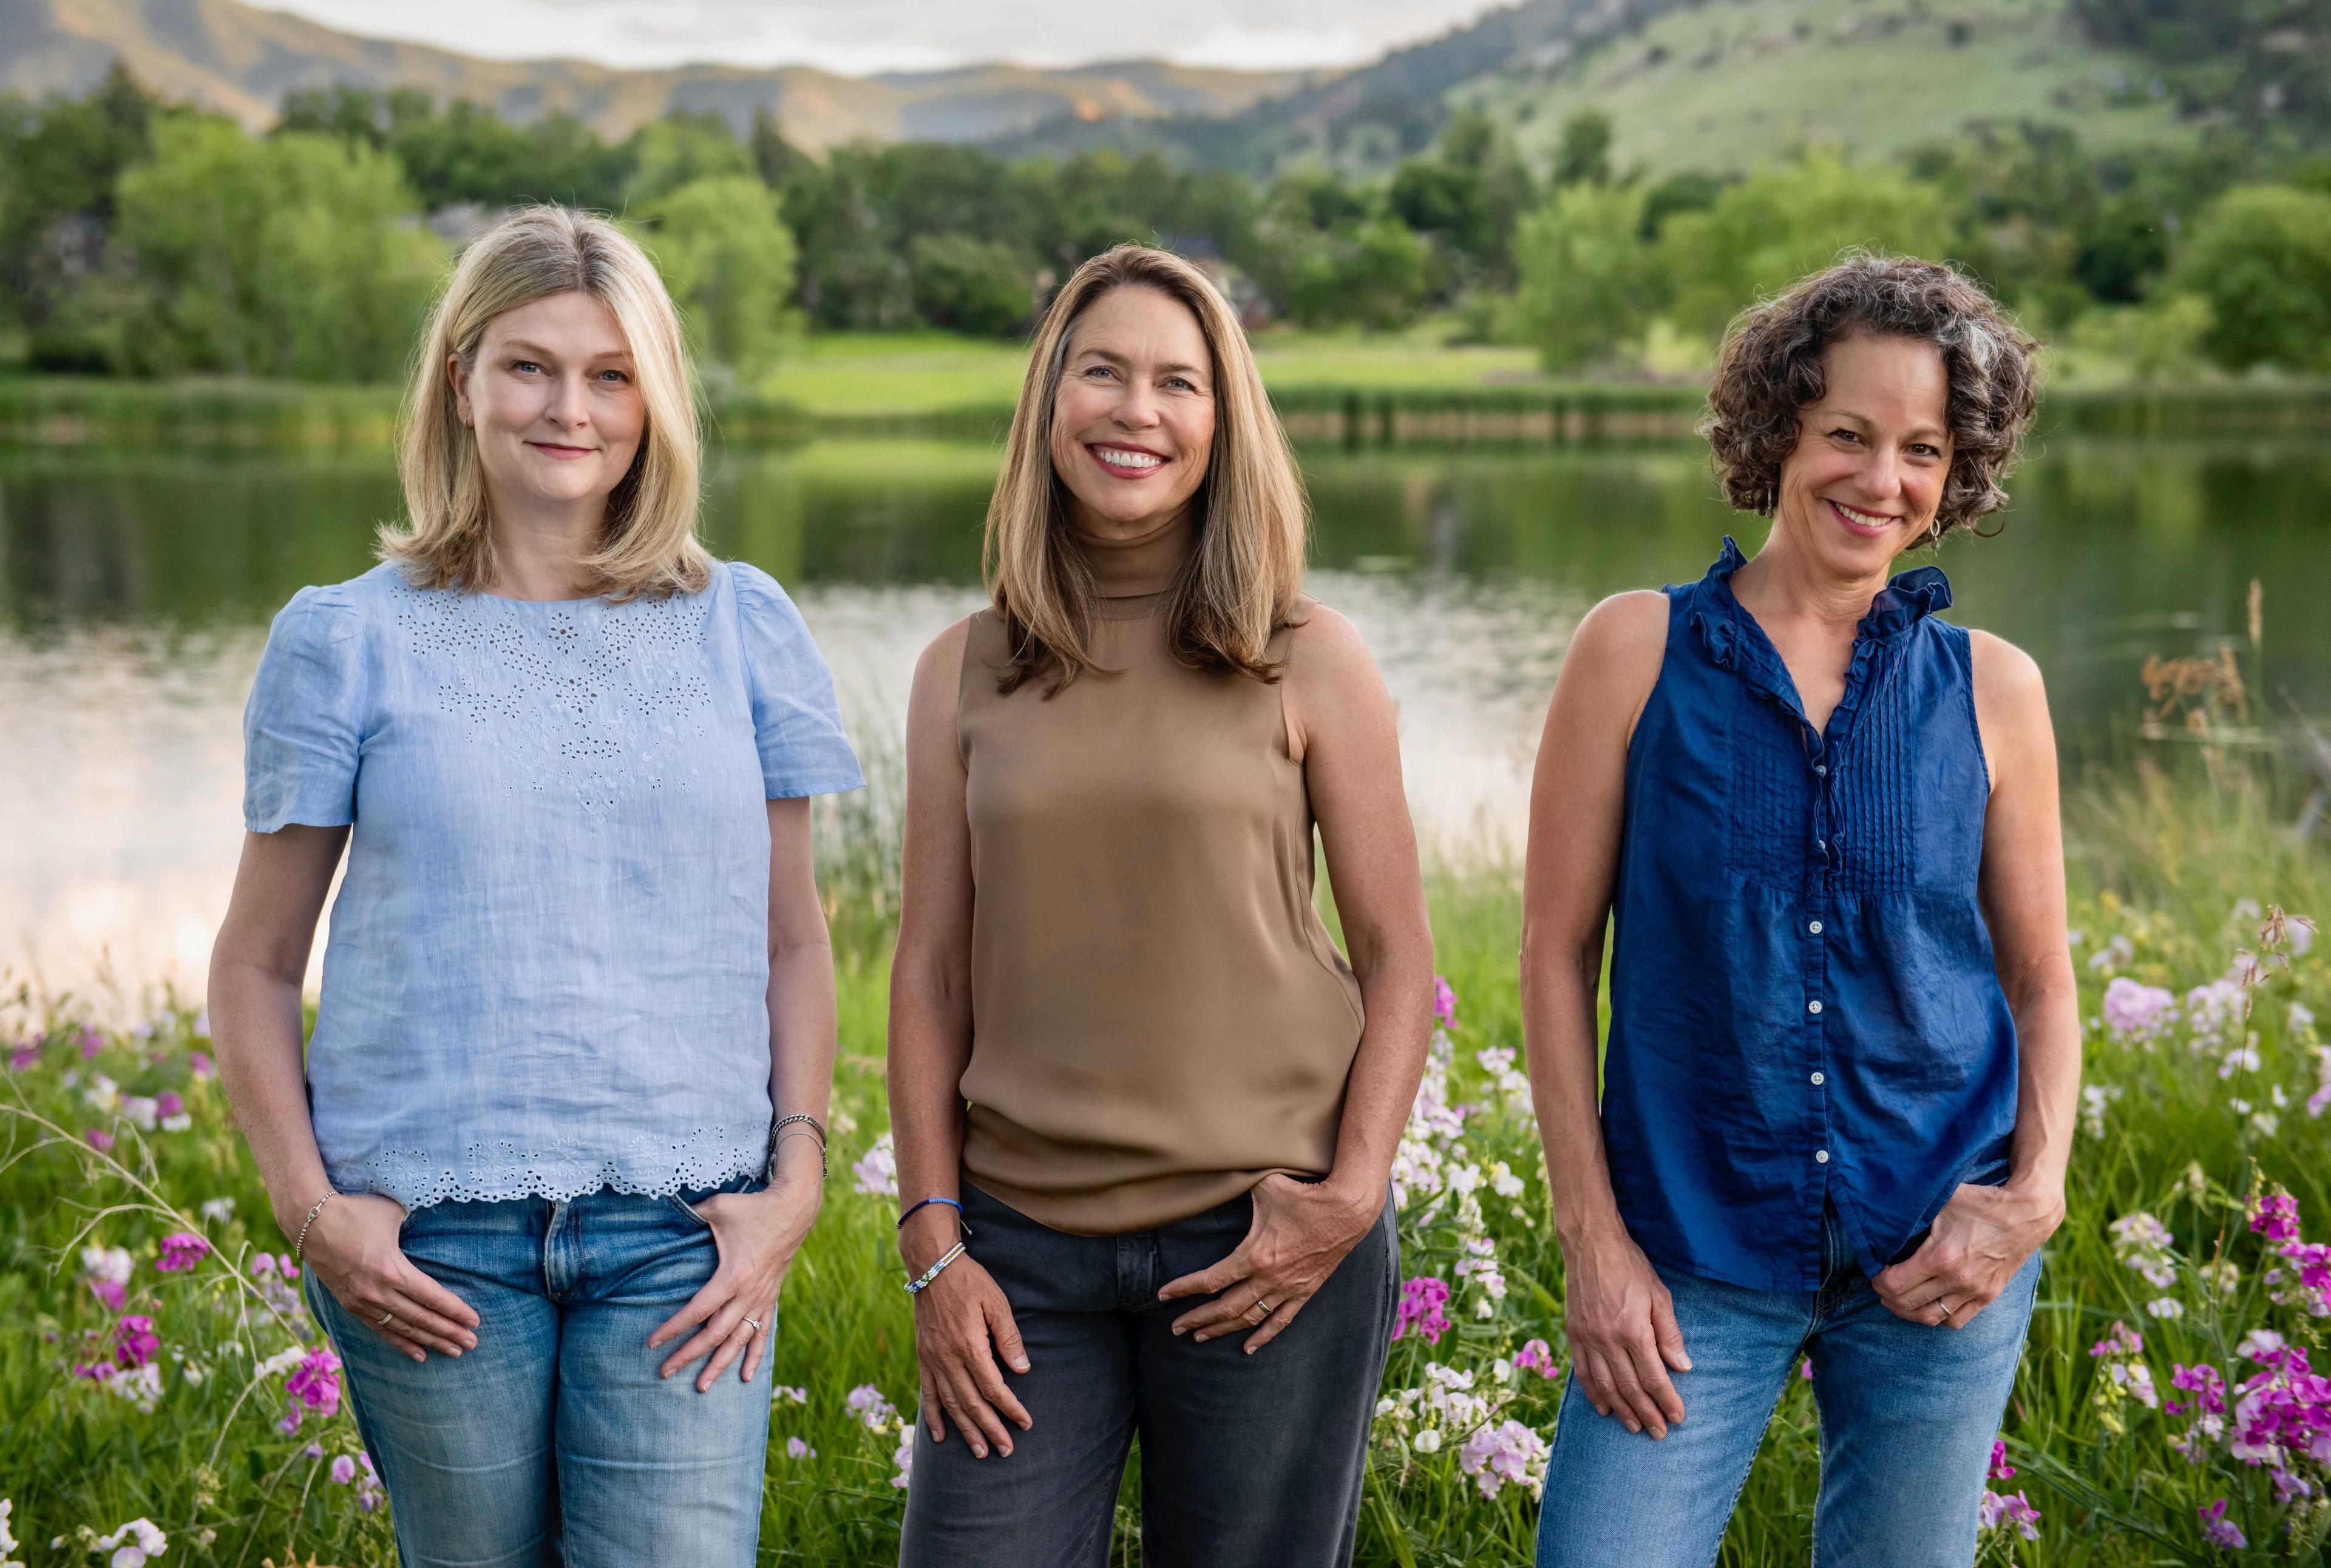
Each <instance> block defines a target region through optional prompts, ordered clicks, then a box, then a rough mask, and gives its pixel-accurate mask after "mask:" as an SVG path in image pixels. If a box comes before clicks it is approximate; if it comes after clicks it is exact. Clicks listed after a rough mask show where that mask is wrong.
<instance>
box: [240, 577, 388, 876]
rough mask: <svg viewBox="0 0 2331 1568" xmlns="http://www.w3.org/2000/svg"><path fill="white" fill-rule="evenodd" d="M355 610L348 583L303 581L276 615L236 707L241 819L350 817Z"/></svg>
mask: <svg viewBox="0 0 2331 1568" xmlns="http://www.w3.org/2000/svg"><path fill="white" fill-rule="evenodd" d="M362 624H363V613H362V612H361V611H360V610H359V609H358V608H357V605H356V604H355V603H352V602H351V600H350V598H349V595H348V593H347V584H338V585H335V586H332V587H328V588H302V589H300V592H299V593H298V594H294V595H293V596H292V599H291V602H290V603H289V604H286V605H285V606H284V607H283V608H282V610H281V612H279V613H277V615H276V617H275V623H274V625H273V626H272V627H271V628H270V629H269V631H268V633H267V651H265V652H264V653H262V654H261V655H260V659H259V675H258V678H257V679H255V680H254V681H253V682H252V688H251V700H250V701H249V702H248V703H246V704H245V705H244V707H243V825H244V826H245V827H247V828H249V829H250V830H251V831H252V832H254V833H271V832H275V831H277V830H278V829H280V828H281V827H283V826H284V825H285V824H287V823H290V822H304V823H307V824H309V825H310V826H314V827H319V828H335V827H342V826H345V825H347V823H350V822H355V821H356V788H357V746H358V744H359V742H360V741H361V740H362V739H363V735H364V727H363V703H364V698H365V693H364V684H365V669H364V639H363V638H362V636H361V635H360V634H359V633H360V632H361V631H362Z"/></svg>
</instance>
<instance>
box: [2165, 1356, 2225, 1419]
mask: <svg viewBox="0 0 2331 1568" xmlns="http://www.w3.org/2000/svg"><path fill="white" fill-rule="evenodd" d="M2169 1386H2170V1387H2172V1388H2174V1389H2182V1390H2184V1392H2187V1393H2191V1394H2199V1395H2200V1396H2201V1397H2200V1398H2199V1399H2192V1400H2186V1401H2184V1402H2179V1401H2177V1400H2174V1399H2173V1400H2168V1401H2165V1402H2163V1404H2162V1407H2161V1408H2162V1409H2163V1410H2165V1411H2168V1412H2169V1413H2170V1414H2171V1415H2184V1413H2185V1412H2186V1411H2208V1412H2209V1413H2210V1414H2212V1415H2223V1414H2224V1413H2225V1411H2226V1380H2225V1377H2224V1375H2223V1374H2222V1373H2220V1372H2219V1371H2218V1369H2217V1368H2216V1367H2214V1366H2212V1365H2210V1364H2208V1363H2206V1362H2204V1363H2203V1364H2201V1365H2200V1366H2184V1365H2181V1364H2178V1363H2176V1362H2174V1361H2173V1362H2171V1363H2170V1364H2169Z"/></svg>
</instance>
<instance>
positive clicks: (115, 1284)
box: [89, 1279, 129, 1312]
mask: <svg viewBox="0 0 2331 1568" xmlns="http://www.w3.org/2000/svg"><path fill="white" fill-rule="evenodd" d="M89 1288H90V1291H91V1292H93V1293H94V1294H95V1295H96V1297H97V1298H98V1299H99V1300H100V1301H102V1302H104V1303H105V1307H106V1310H107V1311H109V1312H119V1311H120V1310H121V1304H122V1302H123V1301H125V1300H127V1299H128V1295H129V1292H128V1290H127V1289H126V1288H123V1286H122V1283H121V1281H120V1280H119V1279H92V1280H90V1282H89Z"/></svg>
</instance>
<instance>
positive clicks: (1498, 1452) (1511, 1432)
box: [1457, 1421, 1547, 1497]
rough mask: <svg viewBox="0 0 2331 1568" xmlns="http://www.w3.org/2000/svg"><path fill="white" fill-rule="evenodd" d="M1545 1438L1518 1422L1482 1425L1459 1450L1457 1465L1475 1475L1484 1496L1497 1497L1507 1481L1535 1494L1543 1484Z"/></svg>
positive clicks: (1544, 1476)
mask: <svg viewBox="0 0 2331 1568" xmlns="http://www.w3.org/2000/svg"><path fill="white" fill-rule="evenodd" d="M1546 1453H1547V1449H1546V1440H1545V1439H1544V1438H1542V1437H1540V1436H1538V1435H1537V1433H1536V1432H1534V1431H1532V1430H1530V1429H1529V1428H1527V1427H1526V1426H1524V1425H1523V1424H1522V1423H1521V1422H1519V1421H1501V1422H1499V1423H1498V1425H1497V1426H1495V1427H1483V1428H1482V1429H1481V1430H1479V1431H1477V1432H1475V1433H1474V1434H1473V1435H1472V1436H1471V1437H1470V1438H1467V1439H1466V1440H1465V1446H1464V1447H1462V1448H1460V1449H1458V1450H1457V1468H1459V1469H1460V1470H1462V1471H1464V1472H1465V1474H1467V1475H1469V1476H1470V1477H1472V1478H1473V1484H1474V1485H1476V1486H1478V1487H1480V1488H1481V1496H1483V1497H1496V1496H1497V1495H1498V1492H1499V1491H1500V1490H1501V1489H1502V1488H1503V1487H1506V1485H1507V1484H1508V1483H1511V1484H1513V1485H1515V1486H1518V1487H1528V1488H1529V1489H1530V1490H1531V1491H1532V1492H1533V1493H1534V1492H1536V1491H1537V1489H1538V1488H1539V1487H1542V1486H1544V1485H1545V1484H1546V1483H1545V1478H1546Z"/></svg>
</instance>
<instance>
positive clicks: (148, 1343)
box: [113, 1316, 162, 1372]
mask: <svg viewBox="0 0 2331 1568" xmlns="http://www.w3.org/2000/svg"><path fill="white" fill-rule="evenodd" d="M159 1354H162V1336H161V1335H157V1334H156V1333H155V1332H154V1320H153V1319H152V1318H150V1317H146V1316H129V1317H125V1318H123V1319H122V1320H121V1321H120V1322H119V1323H117V1324H115V1325H114V1326H113V1364H114V1365H116V1366H118V1367H119V1368H120V1369H121V1370H122V1371H124V1372H136V1371H137V1370H138V1368H139V1367H141V1366H144V1365H145V1364H147V1362H149V1361H151V1360H153V1359H154V1358H155V1357H156V1356H157V1355H159Z"/></svg>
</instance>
